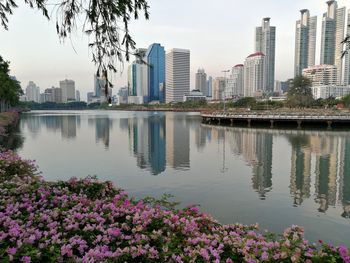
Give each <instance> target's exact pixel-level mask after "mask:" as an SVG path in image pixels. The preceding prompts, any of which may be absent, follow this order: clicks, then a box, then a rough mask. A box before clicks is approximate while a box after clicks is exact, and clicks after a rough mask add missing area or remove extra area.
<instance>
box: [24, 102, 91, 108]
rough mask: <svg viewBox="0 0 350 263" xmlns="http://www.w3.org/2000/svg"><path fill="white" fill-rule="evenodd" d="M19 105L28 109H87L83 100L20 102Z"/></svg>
mask: <svg viewBox="0 0 350 263" xmlns="http://www.w3.org/2000/svg"><path fill="white" fill-rule="evenodd" d="M20 106H21V107H22V108H25V109H29V110H85V109H88V105H87V103H86V102H85V101H79V102H78V101H74V102H69V103H56V102H44V103H37V102H32V101H30V102H28V101H27V102H21V103H20Z"/></svg>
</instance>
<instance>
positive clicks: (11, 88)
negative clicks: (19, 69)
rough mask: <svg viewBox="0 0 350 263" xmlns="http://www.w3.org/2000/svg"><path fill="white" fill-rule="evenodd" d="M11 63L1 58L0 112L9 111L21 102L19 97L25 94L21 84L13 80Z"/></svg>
mask: <svg viewBox="0 0 350 263" xmlns="http://www.w3.org/2000/svg"><path fill="white" fill-rule="evenodd" d="M9 74H10V62H8V61H5V60H4V59H3V58H2V57H1V56H0V112H3V111H7V110H8V109H9V108H10V107H12V106H15V105H17V104H18V102H19V96H20V95H22V94H23V91H22V89H21V86H20V84H19V82H18V81H17V80H15V79H13V78H11V76H10V75H9Z"/></svg>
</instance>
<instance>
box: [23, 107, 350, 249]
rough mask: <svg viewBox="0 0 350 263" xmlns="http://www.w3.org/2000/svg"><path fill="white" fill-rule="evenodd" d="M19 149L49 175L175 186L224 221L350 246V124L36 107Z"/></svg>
mask: <svg viewBox="0 0 350 263" xmlns="http://www.w3.org/2000/svg"><path fill="white" fill-rule="evenodd" d="M19 135H20V137H21V138H22V139H21V140H20V142H17V143H16V144H17V146H16V147H17V149H16V151H17V152H18V153H19V154H20V155H21V156H23V157H25V158H27V159H34V160H36V161H37V164H38V165H39V168H40V170H41V171H42V172H43V176H44V178H45V179H46V180H51V181H53V180H67V179H69V178H71V177H73V176H75V177H86V176H88V175H96V176H98V178H99V179H101V180H110V181H113V182H114V183H115V185H117V186H118V187H120V188H123V189H125V190H126V191H127V192H128V193H129V194H130V195H132V196H136V197H138V198H142V197H145V196H154V197H160V196H161V195H162V194H163V193H170V194H172V195H174V196H175V200H176V201H179V202H181V206H187V205H190V204H199V205H200V206H201V210H202V211H204V212H207V213H210V214H212V215H213V216H214V217H215V218H216V219H217V220H219V221H220V222H221V223H225V224H228V223H235V222H239V223H243V224H255V223H259V225H260V228H261V229H262V230H265V229H268V230H270V231H274V232H281V231H283V229H285V228H287V227H288V226H290V225H293V224H296V225H301V226H304V227H305V230H306V238H307V239H309V240H311V241H317V240H318V239H322V240H325V241H328V242H332V243H334V244H340V243H343V244H346V245H348V246H350V132H349V131H341V130H338V131H327V130H317V129H313V130H297V129H268V128H245V127H220V126H210V125H204V124H202V123H201V117H200V115H199V114H198V113H172V112H167V113H165V112H121V111H33V112H30V113H25V114H22V116H21V120H20V125H19Z"/></svg>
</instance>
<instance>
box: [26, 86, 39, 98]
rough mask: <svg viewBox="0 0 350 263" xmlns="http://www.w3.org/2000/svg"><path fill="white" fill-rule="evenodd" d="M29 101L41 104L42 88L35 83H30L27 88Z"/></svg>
mask: <svg viewBox="0 0 350 263" xmlns="http://www.w3.org/2000/svg"><path fill="white" fill-rule="evenodd" d="M26 97H27V101H34V102H37V103H40V88H39V87H38V86H37V85H36V84H35V83H34V82H33V81H29V83H28V85H27V88H26Z"/></svg>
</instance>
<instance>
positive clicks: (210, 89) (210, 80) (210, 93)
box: [207, 76, 213, 97]
mask: <svg viewBox="0 0 350 263" xmlns="http://www.w3.org/2000/svg"><path fill="white" fill-rule="evenodd" d="M207 86H208V97H212V96H213V78H212V77H211V76H209V77H208V80H207Z"/></svg>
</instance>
